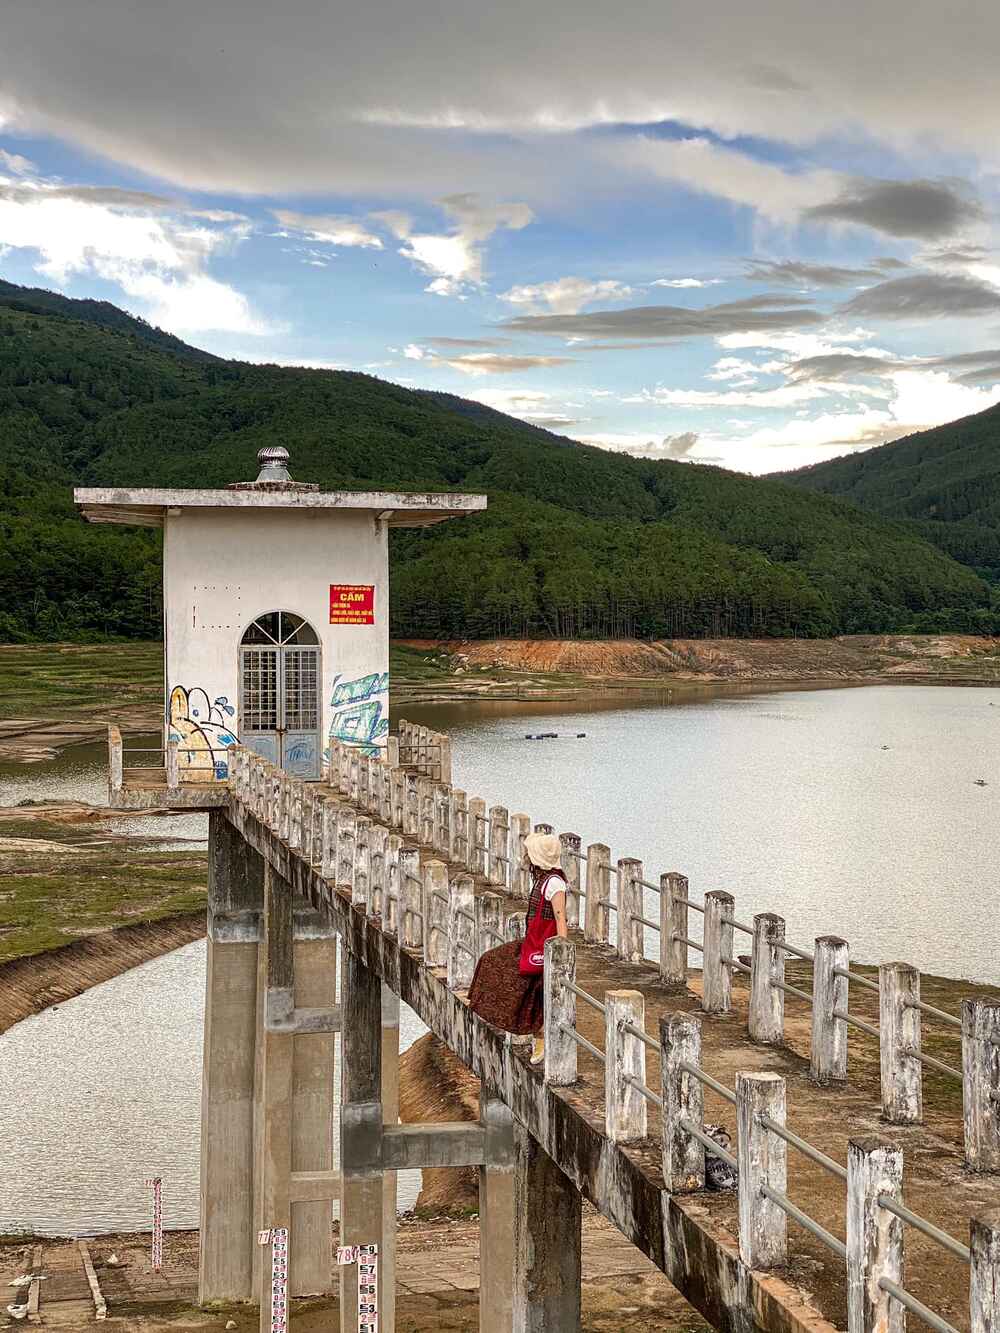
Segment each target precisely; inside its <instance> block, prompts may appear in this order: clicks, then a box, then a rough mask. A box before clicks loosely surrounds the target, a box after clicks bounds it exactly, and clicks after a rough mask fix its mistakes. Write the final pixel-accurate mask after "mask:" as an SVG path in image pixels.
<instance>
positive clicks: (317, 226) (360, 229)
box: [274, 208, 382, 250]
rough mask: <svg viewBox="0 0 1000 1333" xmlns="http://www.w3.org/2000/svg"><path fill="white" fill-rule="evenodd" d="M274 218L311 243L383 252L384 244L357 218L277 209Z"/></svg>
mask: <svg viewBox="0 0 1000 1333" xmlns="http://www.w3.org/2000/svg"><path fill="white" fill-rule="evenodd" d="M274 216H275V217H276V218H277V220H278V221H279V222H280V223H281V225H282V226H283V227H291V228H292V229H293V230H294V231H298V232H301V233H302V234H303V235H304V236H306V237H308V239H309V240H310V241H325V242H326V243H327V244H328V245H343V246H361V247H363V248H365V249H371V250H381V249H382V242H381V240H380V239H379V237H378V236H376V235H375V233H374V232H371V231H369V230H368V229H367V228H366V227H365V226H364V225H363V224H362V223H360V222H359V221H358V220H357V219H356V218H350V217H339V216H337V215H336V214H333V213H318V214H317V213H296V212H295V211H294V210H293V209H289V208H277V209H275V210H274Z"/></svg>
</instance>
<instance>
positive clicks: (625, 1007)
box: [604, 990, 648, 1143]
mask: <svg viewBox="0 0 1000 1333" xmlns="http://www.w3.org/2000/svg"><path fill="white" fill-rule="evenodd" d="M604 1007H605V1012H604V1053H605V1060H604V1125H605V1132H606V1133H607V1136H608V1138H609V1139H610V1140H611V1142H612V1143H636V1142H637V1141H638V1140H640V1139H644V1138H645V1137H646V1108H647V1105H648V1103H647V1101H646V1098H645V1097H644V1096H643V1095H642V1093H641V1092H639V1090H638V1088H636V1086H635V1084H636V1083H642V1084H644V1083H645V1082H646V1044H645V1042H644V1041H642V1040H641V1038H639V1037H637V1036H636V1035H635V1031H638V1032H643V1031H645V1016H646V1002H645V1000H644V999H643V997H642V994H641V992H640V991H637V990H609V991H606V992H605V995H604ZM630 1028H631V1029H635V1031H630V1030H629V1029H630Z"/></svg>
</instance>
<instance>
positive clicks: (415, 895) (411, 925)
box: [399, 847, 424, 949]
mask: <svg viewBox="0 0 1000 1333" xmlns="http://www.w3.org/2000/svg"><path fill="white" fill-rule="evenodd" d="M423 902H424V885H423V880H422V878H421V875H420V852H419V851H418V850H417V849H416V847H404V848H402V849H401V850H400V853H399V945H400V948H402V949H421V948H422V947H423V942H424V909H423Z"/></svg>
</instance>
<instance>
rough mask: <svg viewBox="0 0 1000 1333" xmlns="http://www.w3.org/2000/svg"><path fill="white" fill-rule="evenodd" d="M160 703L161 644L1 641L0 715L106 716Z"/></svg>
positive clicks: (156, 706) (152, 707)
mask: <svg viewBox="0 0 1000 1333" xmlns="http://www.w3.org/2000/svg"><path fill="white" fill-rule="evenodd" d="M143 706H148V707H149V708H150V710H151V712H152V714H154V715H155V716H159V714H160V712H161V710H162V708H163V645H162V644H159V643H114V644H110V643H101V644H78V643H30V644H21V643H18V644H2V645H0V719H6V718H50V719H52V720H57V721H62V720H63V719H67V720H72V719H76V718H90V717H100V718H102V719H103V718H104V717H108V716H110V715H111V714H112V713H114V712H116V711H120V710H122V709H123V708H129V709H131V708H134V707H143Z"/></svg>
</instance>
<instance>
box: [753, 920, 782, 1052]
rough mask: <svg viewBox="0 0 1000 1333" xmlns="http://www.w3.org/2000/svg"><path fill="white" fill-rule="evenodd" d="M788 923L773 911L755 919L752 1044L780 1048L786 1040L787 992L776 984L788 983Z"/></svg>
mask: <svg viewBox="0 0 1000 1333" xmlns="http://www.w3.org/2000/svg"><path fill="white" fill-rule="evenodd" d="M784 941H785V922H784V919H783V918H782V917H780V916H775V915H774V914H773V913H771V912H761V913H759V914H758V915H757V916H755V917H754V919H753V953H752V955H751V960H750V1019H749V1032H750V1040H751V1041H759V1042H762V1043H763V1044H764V1045H770V1046H780V1045H781V1043H782V1042H783V1041H784V1037H785V992H784V991H783V990H782V989H781V987H780V986H776V985H775V984H774V983H775V982H783V981H784V980H785V951H784V949H782V948H781V945H782V944H783V943H784Z"/></svg>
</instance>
